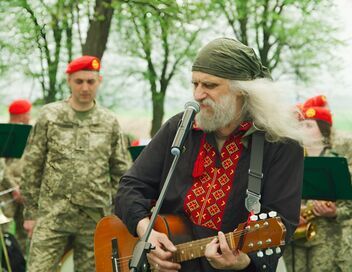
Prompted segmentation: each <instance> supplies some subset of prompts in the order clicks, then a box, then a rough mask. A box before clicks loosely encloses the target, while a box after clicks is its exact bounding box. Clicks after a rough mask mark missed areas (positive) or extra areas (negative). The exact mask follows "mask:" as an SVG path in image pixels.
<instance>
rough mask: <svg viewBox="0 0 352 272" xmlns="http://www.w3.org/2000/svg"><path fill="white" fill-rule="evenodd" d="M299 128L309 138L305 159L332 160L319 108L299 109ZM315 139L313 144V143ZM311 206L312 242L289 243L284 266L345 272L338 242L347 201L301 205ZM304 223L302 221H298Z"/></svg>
mask: <svg viewBox="0 0 352 272" xmlns="http://www.w3.org/2000/svg"><path fill="white" fill-rule="evenodd" d="M302 111H303V115H304V119H305V120H304V121H303V125H304V126H305V127H306V128H307V131H308V132H309V133H310V134H311V139H312V142H310V143H309V145H307V146H306V151H307V152H306V153H307V155H308V156H336V155H337V153H335V152H333V151H332V149H331V126H332V118H331V113H330V111H329V110H328V109H327V108H323V107H314V106H313V107H306V108H304V107H303V109H302ZM314 139H317V141H314ZM303 203H304V204H306V205H311V208H310V209H312V211H313V213H314V216H315V217H314V219H313V220H311V223H312V224H315V225H316V228H317V232H316V235H315V237H314V238H313V239H312V240H309V241H307V240H306V239H301V240H295V241H292V242H291V244H290V245H289V246H288V247H287V250H286V252H285V253H284V258H285V263H286V265H287V270H288V271H289V272H291V271H296V272H298V271H299V272H304V271H307V272H308V271H309V272H318V271H319V272H323V271H329V272H330V271H349V270H348V269H347V268H346V266H345V265H344V264H343V262H341V261H340V256H339V255H340V254H341V251H340V241H341V240H342V232H343V229H344V224H345V223H344V222H345V221H346V217H347V216H349V215H348V207H350V206H351V201H346V200H345V201H343V200H338V201H336V202H327V201H317V200H314V201H313V200H309V201H308V202H303ZM301 222H302V223H304V219H303V218H301Z"/></svg>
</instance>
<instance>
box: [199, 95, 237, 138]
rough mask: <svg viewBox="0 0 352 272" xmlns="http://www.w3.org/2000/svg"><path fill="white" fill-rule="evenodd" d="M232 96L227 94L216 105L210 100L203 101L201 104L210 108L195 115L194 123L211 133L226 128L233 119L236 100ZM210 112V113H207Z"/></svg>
mask: <svg viewBox="0 0 352 272" xmlns="http://www.w3.org/2000/svg"><path fill="white" fill-rule="evenodd" d="M234 97H235V96H234V95H233V94H231V93H230V94H228V95H226V96H223V97H221V98H220V99H219V102H218V103H216V102H214V101H213V100H211V99H210V98H206V99H204V100H203V101H202V102H201V104H203V105H207V106H210V109H203V110H200V112H199V113H198V114H197V115H196V117H195V119H196V123H197V126H198V127H199V128H201V129H202V130H204V131H207V132H211V131H215V130H218V129H220V128H224V127H226V126H227V125H228V124H230V123H231V122H232V121H233V120H234V119H235V114H236V100H235V99H234ZM209 110H210V111H209Z"/></svg>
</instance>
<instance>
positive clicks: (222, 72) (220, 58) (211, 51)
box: [192, 38, 271, 80]
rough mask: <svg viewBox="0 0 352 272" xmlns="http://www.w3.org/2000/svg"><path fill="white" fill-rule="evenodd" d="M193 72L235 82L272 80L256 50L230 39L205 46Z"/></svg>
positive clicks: (218, 40) (195, 62)
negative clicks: (258, 79)
mask: <svg viewBox="0 0 352 272" xmlns="http://www.w3.org/2000/svg"><path fill="white" fill-rule="evenodd" d="M192 71H199V72H203V73H207V74H210V75H213V76H217V77H221V78H227V79H234V80H253V79H255V78H262V77H266V78H269V79H271V76H270V73H269V71H268V69H267V68H266V67H265V66H263V65H262V63H261V62H260V60H259V58H258V57H257V55H256V54H255V52H254V50H253V49H252V48H250V47H248V46H245V45H244V44H242V43H240V42H239V41H236V40H234V39H230V38H219V39H215V40H213V41H211V42H210V43H208V44H207V45H206V46H204V47H203V48H202V49H201V50H200V51H199V53H198V55H197V57H196V60H195V61H194V63H193V66H192Z"/></svg>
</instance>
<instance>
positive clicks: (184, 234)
mask: <svg viewBox="0 0 352 272" xmlns="http://www.w3.org/2000/svg"><path fill="white" fill-rule="evenodd" d="M154 229H155V230H156V231H159V232H163V233H165V234H167V235H168V236H169V238H170V240H171V241H173V242H175V243H176V244H178V243H181V242H184V241H189V240H191V235H190V234H189V232H188V230H189V228H188V226H187V224H186V223H185V222H184V220H183V219H182V218H181V217H178V216H174V215H167V216H158V217H157V220H156V221H155V226H154ZM114 238H116V239H117V245H118V258H119V265H118V268H119V270H118V271H119V272H128V271H130V270H129V267H128V263H129V260H130V258H131V256H132V252H133V249H134V246H135V244H136V243H137V241H138V238H136V237H134V236H133V235H131V234H130V233H129V231H128V229H127V227H126V226H125V224H124V223H123V222H122V221H121V220H120V219H119V218H118V217H117V216H115V215H109V216H105V217H104V218H102V219H101V220H100V221H99V222H98V224H97V227H96V229H95V234H94V256H95V269H96V272H113V268H112V260H111V256H112V243H111V240H112V239H114Z"/></svg>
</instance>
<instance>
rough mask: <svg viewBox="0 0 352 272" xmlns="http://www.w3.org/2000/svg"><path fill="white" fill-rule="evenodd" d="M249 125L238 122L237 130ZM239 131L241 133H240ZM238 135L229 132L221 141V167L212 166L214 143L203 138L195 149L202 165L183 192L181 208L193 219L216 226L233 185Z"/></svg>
mask: <svg viewBox="0 0 352 272" xmlns="http://www.w3.org/2000/svg"><path fill="white" fill-rule="evenodd" d="M250 127H251V124H250V123H248V122H245V123H242V124H241V126H240V130H241V131H246V130H248V129H249V128H250ZM241 135H242V134H241ZM241 135H237V136H234V135H231V136H230V137H229V138H228V139H227V140H226V142H225V144H224V146H223V148H222V150H221V152H220V158H218V159H220V161H221V167H219V168H217V167H216V159H217V158H216V154H217V153H216V150H215V147H213V146H212V145H210V144H209V143H207V142H206V141H205V142H204V143H203V145H202V146H201V147H200V151H199V153H198V156H199V158H201V161H199V160H198V159H197V164H198V167H199V163H201V164H202V165H203V166H202V168H201V169H203V170H202V172H200V175H199V176H194V178H193V185H192V186H191V188H190V189H189V191H188V192H187V194H186V198H185V201H184V210H185V211H186V213H187V214H188V215H189V217H190V219H191V220H192V222H193V223H195V224H197V225H200V226H204V227H207V228H211V229H215V230H220V229H221V224H222V218H223V215H224V211H225V207H226V203H227V200H228V197H229V195H230V191H231V188H232V186H233V178H234V175H235V172H236V167H237V163H238V160H239V158H240V155H241V152H242V149H243V146H242V143H241V138H242V136H241Z"/></svg>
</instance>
